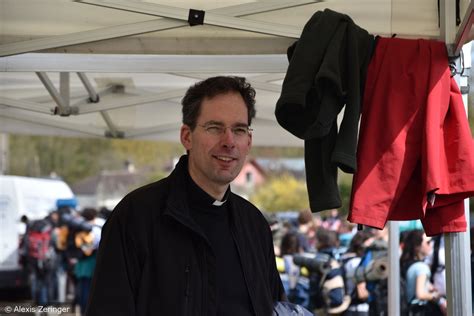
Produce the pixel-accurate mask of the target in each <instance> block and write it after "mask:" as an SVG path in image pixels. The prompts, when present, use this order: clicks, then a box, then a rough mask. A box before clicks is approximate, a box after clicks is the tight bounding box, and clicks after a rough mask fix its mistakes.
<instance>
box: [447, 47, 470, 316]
mask: <svg viewBox="0 0 474 316" xmlns="http://www.w3.org/2000/svg"><path fill="white" fill-rule="evenodd" d="M463 54H464V65H461V64H460V62H459V60H458V61H457V63H456V67H457V69H458V70H459V69H461V68H462V67H465V72H467V73H469V69H468V68H470V67H471V65H470V63H471V44H466V45H464V47H463ZM466 69H467V70H466ZM456 81H457V82H458V84H459V86H461V87H464V86H467V81H468V77H466V76H459V75H456ZM465 92H467V91H465ZM463 101H464V106H465V108H466V112H467V104H468V98H467V93H464V94H463ZM464 213H465V216H466V221H467V223H468V229H467V231H466V232H465V233H451V234H445V252H446V296H447V301H448V315H450V316H458V315H472V291H471V282H472V281H471V251H470V248H471V247H470V231H469V223H470V219H469V215H470V214H469V199H466V200H465V201H464Z"/></svg>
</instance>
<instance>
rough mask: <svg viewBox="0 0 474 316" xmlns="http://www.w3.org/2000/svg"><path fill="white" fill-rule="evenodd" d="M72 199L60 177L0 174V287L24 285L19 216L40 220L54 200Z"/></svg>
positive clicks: (53, 208) (49, 210)
mask: <svg viewBox="0 0 474 316" xmlns="http://www.w3.org/2000/svg"><path fill="white" fill-rule="evenodd" d="M73 198H74V194H73V193H72V191H71V188H70V187H69V186H68V185H67V184H66V183H65V182H64V181H61V180H57V179H42V178H28V177H19V176H2V175H0V289H1V288H11V287H16V288H19V287H24V286H25V285H27V284H26V279H25V274H24V273H23V269H22V266H21V265H20V262H19V259H20V258H19V249H18V248H19V247H18V246H19V243H20V238H21V235H22V234H23V233H24V232H25V226H24V225H23V224H22V223H21V222H20V218H21V217H22V216H23V215H26V216H27V217H28V219H29V220H30V221H31V220H36V219H42V218H44V217H46V216H47V215H48V214H49V213H50V212H51V211H52V210H55V209H56V201H57V200H58V199H73Z"/></svg>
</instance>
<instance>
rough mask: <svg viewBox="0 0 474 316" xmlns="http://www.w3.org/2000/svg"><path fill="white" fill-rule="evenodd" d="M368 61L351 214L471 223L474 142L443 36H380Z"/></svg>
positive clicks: (442, 226) (436, 228)
mask: <svg viewBox="0 0 474 316" xmlns="http://www.w3.org/2000/svg"><path fill="white" fill-rule="evenodd" d="M368 69H369V70H368V73H367V82H366V90H365V95H364V107H363V112H362V120H361V124H360V137H359V148H358V151H357V159H358V163H359V168H358V170H357V172H356V174H355V175H354V178H353V184H352V198H351V207H350V212H349V217H348V220H349V221H351V222H353V223H358V224H364V225H368V226H373V227H377V228H383V227H384V226H385V223H386V221H387V220H411V219H421V222H422V223H423V228H424V230H425V232H426V234H427V235H428V236H433V235H437V234H440V233H448V232H462V231H465V230H466V226H467V225H466V224H467V223H466V218H465V216H464V199H465V198H467V197H470V196H473V195H474V144H473V140H472V136H471V131H470V129H469V123H468V121H467V117H466V111H465V110H464V105H463V100H462V95H461V93H460V91H459V88H458V87H457V84H456V82H455V80H454V78H451V76H450V69H449V66H448V56H447V52H446V45H445V43H443V42H439V41H434V40H423V39H418V40H411V39H401V38H380V39H379V40H378V43H377V48H376V50H375V53H374V57H373V58H372V61H371V63H370V65H369V68H368Z"/></svg>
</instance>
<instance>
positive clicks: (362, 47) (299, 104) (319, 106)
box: [275, 9, 374, 212]
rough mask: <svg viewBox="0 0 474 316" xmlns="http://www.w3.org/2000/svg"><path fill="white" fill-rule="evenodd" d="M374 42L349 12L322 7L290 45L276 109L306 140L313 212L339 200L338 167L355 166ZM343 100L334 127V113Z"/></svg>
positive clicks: (285, 123) (334, 205)
mask: <svg viewBox="0 0 474 316" xmlns="http://www.w3.org/2000/svg"><path fill="white" fill-rule="evenodd" d="M373 46H374V36H372V35H370V34H369V33H368V32H367V31H366V30H364V29H362V28H360V27H359V26H357V25H356V24H354V22H353V21H352V19H351V18H350V17H349V16H347V15H344V14H341V13H338V12H335V11H331V10H329V9H326V10H324V11H323V12H322V11H318V12H316V13H315V14H314V15H313V16H312V17H311V19H310V20H309V21H308V22H307V23H306V25H305V27H304V29H303V32H302V34H301V37H300V39H299V40H298V42H297V44H296V46H294V47H290V49H289V54H288V55H289V59H290V64H289V66H288V71H287V73H286V76H285V80H284V81H283V86H282V92H281V96H280V99H279V100H278V102H277V105H276V109H275V115H276V118H277V120H278V123H279V124H280V125H281V126H282V127H284V128H285V129H287V130H288V131H289V132H291V133H292V134H293V135H295V136H297V137H299V138H302V139H304V140H305V163H306V178H307V179H306V180H307V181H306V183H307V186H308V193H309V198H310V205H311V210H312V211H313V212H316V211H322V210H325V209H331V208H338V207H340V206H341V199H340V196H339V191H338V186H337V167H339V168H341V169H342V170H343V171H345V172H349V173H354V172H355V170H356V148H357V133H358V122H359V116H360V111H361V103H362V94H363V90H364V84H365V75H366V72H367V67H368V64H369V61H370V58H371V54H372V50H373ZM292 49H294V50H292ZM344 106H345V112H344V118H343V120H342V123H341V125H340V128H339V131H338V129H337V122H336V118H337V115H338V113H339V112H340V111H341V110H342V108H343V107H344Z"/></svg>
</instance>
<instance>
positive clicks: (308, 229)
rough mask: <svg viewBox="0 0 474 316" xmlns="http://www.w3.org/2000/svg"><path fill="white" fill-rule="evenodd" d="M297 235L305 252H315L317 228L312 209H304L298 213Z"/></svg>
mask: <svg viewBox="0 0 474 316" xmlns="http://www.w3.org/2000/svg"><path fill="white" fill-rule="evenodd" d="M297 237H298V241H299V244H300V247H301V248H302V249H303V251H304V252H314V251H315V244H316V230H315V225H314V221H313V214H311V211H309V210H304V211H301V212H300V213H299V215H298V230H297Z"/></svg>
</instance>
